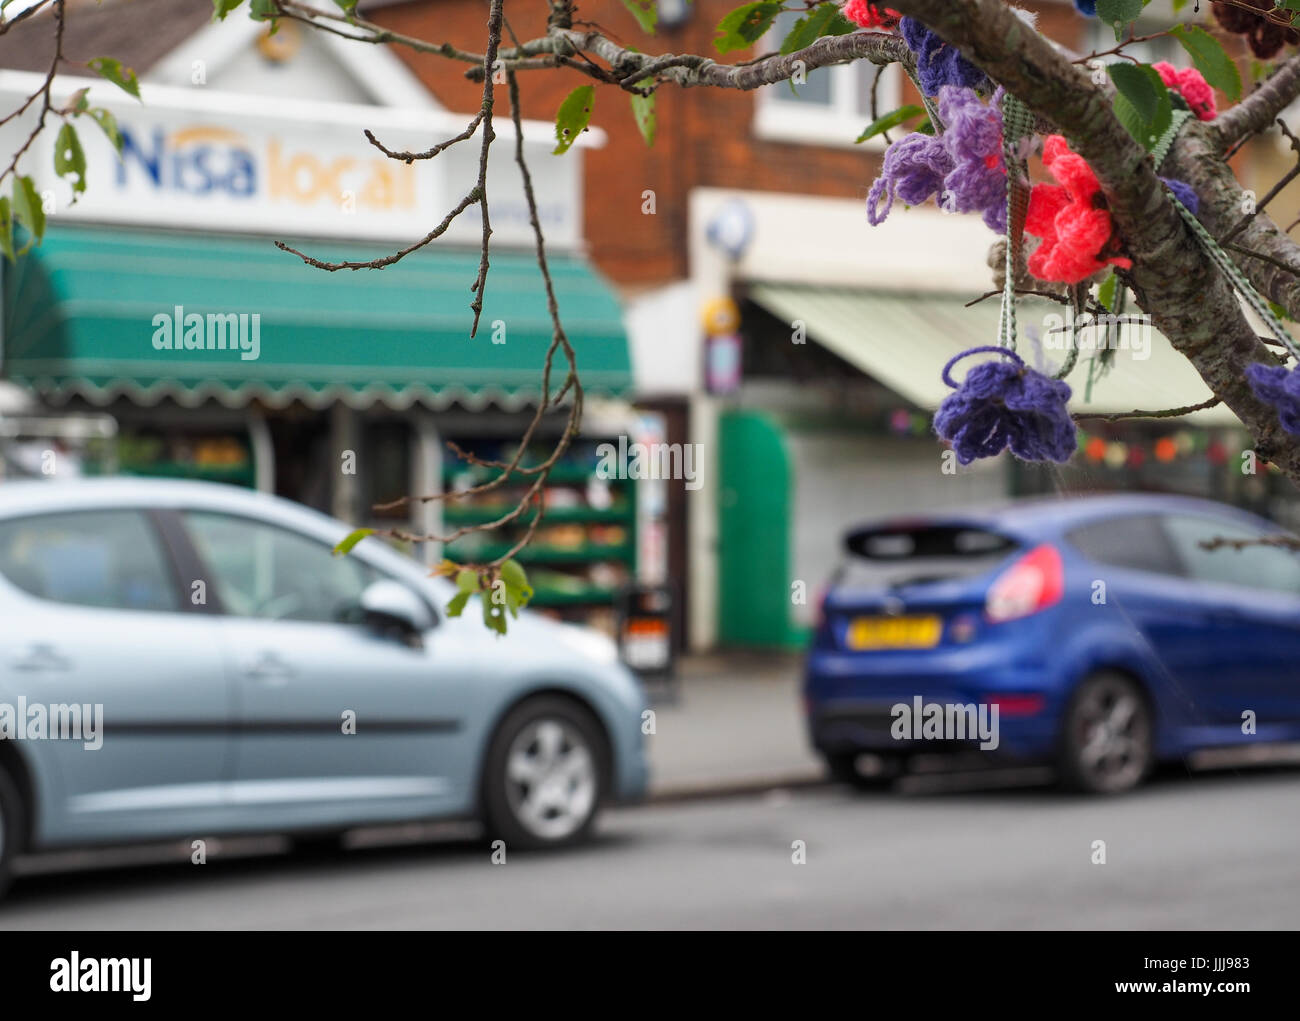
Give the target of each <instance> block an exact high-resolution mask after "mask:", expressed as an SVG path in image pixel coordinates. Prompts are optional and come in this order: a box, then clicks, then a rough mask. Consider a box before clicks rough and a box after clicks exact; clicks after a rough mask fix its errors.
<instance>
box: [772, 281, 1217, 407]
mask: <svg viewBox="0 0 1300 1021" xmlns="http://www.w3.org/2000/svg"><path fill="white" fill-rule="evenodd" d="M750 295H751V296H752V297H753V299H754V300H755V301H757V302H758V303H759V304H760V305H762V306H763V307H764V308H766V309H767V310H768V311H769V312H771V313H772V314H773V315H775V316H777V317H778V318H779V319H782V320H784V321H786V322H794V321H796V320H801V321H803V322H804V323H805V324H806V325H807V328H808V335H809V336H810V337H812V338H813V340H815V341H817V342H818V343H819V344H821V345H822V346H823V347H825V348H827V349H828V350H830V351H832V352H834V353H835V354H837V355H839V356H840V357H841V358H843V359H844V360H845V361H846V362H848V363H850V364H851V365H854V366H856V367H857V368H859V369H861V370H862V371H863V372H865V373H866V374H867V375H869V376H871V377H873V378H874V379H876V380H878V381H879V382H881V383H883V384H884V385H885V386H887V387H889V388H890V389H891V390H893V391H894V392H895V393H897V394H899V395H900V396H902V397H905V398H906V399H907V400H909V401H911V402H912V403H913V404H915V405H916V406H917V407H920V408H927V409H930V410H934V409H935V408H937V407H938V406H939V404H940V402H941V401H942V400H943V399H944V398H945V397H946V396H947V395H948V394H949V393H951V390H949V388H948V387H947V385H946V384H944V382H943V381H942V379H941V378H940V373H941V372H942V370H943V367H944V365H945V363H947V361H948V359H950V358H952V357H953V356H954V355H956V354H957V353H959V352H960V351H963V350H965V349H966V348H970V347H975V346H976V345H978V344H996V343H997V335H998V300H997V298H990V299H989V300H988V301H984V302H980V303H979V304H977V305H973V306H971V307H969V308H968V307H966V303H965V301H964V300H963V299H962V298H960V297H954V296H953V295H951V294H914V293H907V294H903V293H891V292H886V291H867V290H852V289H847V288H837V287H815V286H806V285H796V284H766V283H764V284H755V285H753V286H752V287H751V288H750ZM1060 311H1061V310H1060V307H1059V306H1056V305H1050V304H1048V303H1046V302H1039V301H1027V302H1024V303H1023V304H1022V305H1021V307H1020V312H1019V314H1018V319H1019V326H1020V333H1021V338H1020V348H1019V350H1020V353H1021V355H1023V356H1024V357H1025V358H1026V359H1027V360H1028V361H1029V362H1030V364H1033V365H1036V366H1038V367H1050V368H1051V369H1052V370H1053V371H1055V370H1056V367H1057V366H1058V365H1059V364H1061V362H1062V360H1063V358H1064V351H1062V350H1060V349H1059V348H1058V349H1056V350H1047V351H1041V350H1039V351H1036V350H1035V343H1034V339H1033V338H1034V334H1035V333H1036V334H1037V335H1038V338H1039V340H1046V339H1047V337H1046V334H1047V333H1048V327H1047V322H1046V319H1045V314H1046V313H1048V312H1051V313H1059V312H1060ZM1136 311H1138V310H1135V312H1136ZM1057 326H1058V324H1057V323H1053V324H1052V327H1053V329H1055V328H1056V327H1057ZM1119 331H1120V332H1119V347H1120V349H1119V350H1117V351H1116V352H1115V358H1114V362H1113V364H1112V365H1111V367H1110V368H1109V369H1108V370H1107V371H1106V372H1105V374H1104V375H1101V376H1100V378H1097V379H1095V380H1094V381H1093V384H1092V387H1091V391H1090V392H1089V387H1088V385H1087V380H1088V371H1089V355H1083V354H1081V356H1080V358H1079V359H1078V363H1077V365H1076V366H1075V368H1074V371H1073V372H1071V373H1070V375H1069V376H1068V377H1067V382H1068V383H1069V384H1070V386H1071V387H1072V388H1073V390H1074V397H1073V399H1072V400H1071V401H1070V406H1071V408H1072V409H1073V410H1075V411H1080V412H1084V411H1086V412H1094V413H1096V414H1112V413H1115V412H1125V411H1133V410H1135V409H1138V408H1141V409H1143V410H1153V411H1154V410H1161V409H1165V408H1184V407H1189V406H1191V405H1194V404H1200V403H1201V402H1203V401H1206V400H1209V398H1210V397H1211V396H1212V395H1211V393H1210V388H1209V387H1208V386H1206V384H1205V381H1204V380H1203V379H1201V377H1200V376H1199V375H1198V374H1197V372H1196V369H1194V368H1193V367H1192V364H1191V362H1189V361H1188V360H1187V359H1186V358H1184V357H1183V356H1182V355H1181V354H1179V353H1178V352H1177V351H1176V350H1174V348H1173V346H1172V345H1171V344H1170V343H1169V341H1168V339H1166V338H1165V337H1164V336H1162V335H1161V334H1160V333H1159V332H1158V331H1157V330H1155V329H1154V328H1153V327H1149V326H1148V327H1146V328H1145V329H1141V330H1139V328H1138V327H1136V326H1130V325H1123V326H1120V327H1119ZM1058 336H1059V337H1060V341H1061V345H1062V346H1063V345H1064V342H1065V335H1064V334H1060V335H1058ZM1086 336H1087V338H1088V339H1087V343H1088V344H1092V345H1095V344H1098V343H1099V342H1100V337H1101V336H1104V334H1103V333H1101V331H1096V333H1095V334H1094V333H1091V332H1090V333H1089V334H1087V335H1086ZM1040 363H1041V364H1040ZM967 368H969V366H958V367H957V368H956V370H955V374H956V377H957V378H958V379H960V378H961V377H962V375H963V374H964V373H965V371H966V369H967ZM1184 420H1185V421H1188V422H1192V423H1195V424H1196V425H1204V426H1217V425H1237V424H1238V422H1237V418H1236V416H1234V415H1233V413H1232V412H1231V411H1229V410H1228V408H1227V407H1226V406H1225V405H1222V404H1220V405H1216V406H1215V407H1212V408H1208V409H1206V410H1203V411H1197V412H1194V413H1193V414H1191V415H1187V416H1185V418H1184Z"/></svg>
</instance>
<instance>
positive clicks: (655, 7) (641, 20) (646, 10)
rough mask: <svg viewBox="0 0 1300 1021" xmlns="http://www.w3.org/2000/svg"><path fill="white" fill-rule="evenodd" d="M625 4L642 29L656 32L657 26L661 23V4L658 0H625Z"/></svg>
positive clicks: (651, 32) (652, 33)
mask: <svg viewBox="0 0 1300 1021" xmlns="http://www.w3.org/2000/svg"><path fill="white" fill-rule="evenodd" d="M623 6H624V7H626V8H627V9H628V10H629V11H631V12H632V17H634V18H636V23H637V24H638V25H640V26H641V31H643V32H649V33H650V34H651V35H654V34H655V26H656V25H657V24H658V23H659V4H658V3H657V2H656V0H623Z"/></svg>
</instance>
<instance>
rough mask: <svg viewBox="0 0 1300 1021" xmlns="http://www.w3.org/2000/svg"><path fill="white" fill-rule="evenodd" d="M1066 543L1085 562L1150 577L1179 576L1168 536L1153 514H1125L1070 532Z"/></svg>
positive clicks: (1175, 555)
mask: <svg viewBox="0 0 1300 1021" xmlns="http://www.w3.org/2000/svg"><path fill="white" fill-rule="evenodd" d="M1068 538H1069V540H1070V544H1071V545H1072V546H1074V548H1075V549H1077V550H1078V551H1079V552H1080V553H1082V554H1083V555H1084V556H1085V557H1087V558H1088V559H1089V560H1093V561H1095V562H1096V563H1099V564H1111V565H1113V566H1115V567H1128V568H1131V569H1132V570H1134V571H1148V572H1150V573H1153V574H1181V573H1182V565H1181V563H1180V562H1179V559H1178V556H1177V554H1176V553H1175V552H1174V548H1173V546H1172V545H1171V544H1170V542H1169V537H1168V536H1166V535H1165V533H1164V531H1163V530H1162V529H1161V527H1160V519H1159V518H1158V517H1157V516H1156V515H1154V514H1128V515H1124V516H1122V517H1116V518H1106V519H1104V520H1102V521H1093V522H1090V523H1089V524H1086V525H1083V526H1081V527H1079V528H1076V529H1074V530H1073V531H1072V532H1070V533H1069V536H1068Z"/></svg>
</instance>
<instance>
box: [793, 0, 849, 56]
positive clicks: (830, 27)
mask: <svg viewBox="0 0 1300 1021" xmlns="http://www.w3.org/2000/svg"><path fill="white" fill-rule="evenodd" d="M854 27H855V26H854V24H853V22H851V21H849V19H848V18H846V17H844V15H843V14H841V13H840V8H839V5H838V4H830V3H826V4H819V5H818V6H816V7H814V8H813V9H812V10H811V11H809V12H808V14H807V15H805V16H804V17H802V18H800V19H799V20H798V21H796V22H795V23H794V27H793V28H792V29H790V33H789V34H788V35H787V36H786V37H785V41H784V42H783V43H781V52H782V53H794V52H795V51H796V50H802V49H803V48H804V47H805V46H811V45H812V44H813V43H815V42H816V41H817V40H818V39H820V38H821V37H822V36H824V35H848V34H849V33H850V32H852V31H853V30H854Z"/></svg>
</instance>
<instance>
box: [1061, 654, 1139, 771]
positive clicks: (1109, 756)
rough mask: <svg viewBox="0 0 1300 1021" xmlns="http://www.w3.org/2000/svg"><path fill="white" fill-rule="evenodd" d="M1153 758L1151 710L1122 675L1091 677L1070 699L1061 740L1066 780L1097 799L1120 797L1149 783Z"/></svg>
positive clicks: (1106, 674) (1137, 691)
mask: <svg viewBox="0 0 1300 1021" xmlns="http://www.w3.org/2000/svg"><path fill="white" fill-rule="evenodd" d="M1153 758H1154V733H1153V727H1152V721H1151V710H1150V707H1149V706H1148V705H1147V700H1146V696H1145V695H1144V694H1143V692H1142V689H1141V688H1139V687H1138V685H1137V684H1135V683H1134V682H1133V681H1131V680H1129V678H1127V677H1125V676H1123V675H1122V674H1116V673H1109V672H1107V673H1100V674H1094V675H1093V676H1091V677H1089V678H1087V679H1086V680H1085V681H1084V682H1083V683H1082V684H1080V685H1079V687H1078V689H1077V690H1076V691H1075V693H1074V695H1073V696H1072V697H1071V699H1070V705H1069V708H1068V709H1067V710H1066V714H1065V726H1064V730H1063V732H1062V735H1061V748H1060V770H1061V779H1062V781H1063V782H1064V784H1065V785H1066V786H1067V787H1070V788H1072V789H1074V790H1080V791H1087V792H1089V793H1092V794H1118V793H1119V792H1121V791H1127V790H1130V789H1132V788H1134V787H1136V786H1137V785H1138V784H1140V783H1141V782H1142V781H1143V780H1144V779H1145V778H1146V775H1147V773H1148V772H1150V770H1151V766H1152V760H1153Z"/></svg>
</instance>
